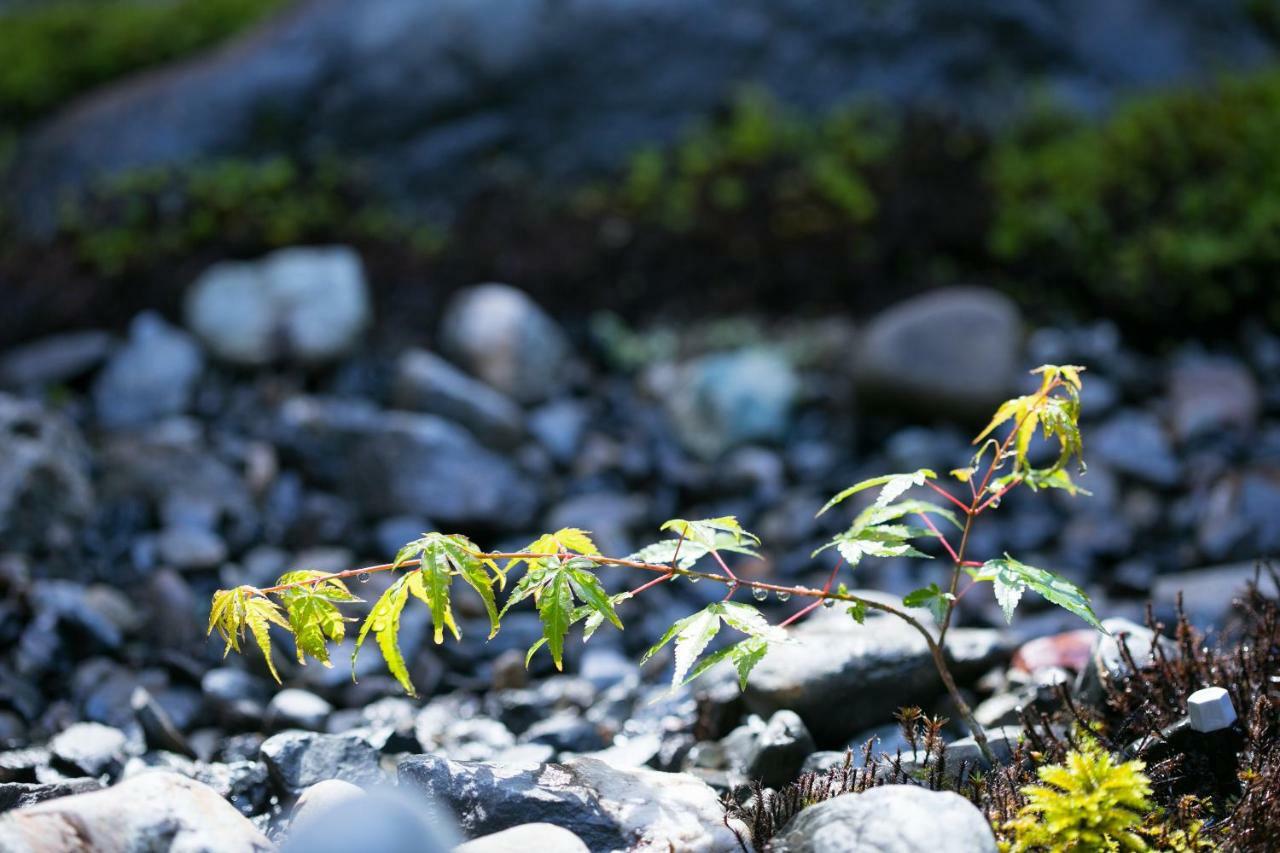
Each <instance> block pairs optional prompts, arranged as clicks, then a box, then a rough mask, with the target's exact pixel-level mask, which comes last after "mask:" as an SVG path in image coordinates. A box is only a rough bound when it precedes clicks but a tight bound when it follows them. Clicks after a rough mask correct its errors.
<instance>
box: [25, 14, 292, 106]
mask: <svg viewBox="0 0 1280 853" xmlns="http://www.w3.org/2000/svg"><path fill="white" fill-rule="evenodd" d="M286 2H288V0H46V1H45V2H36V3H31V4H22V5H19V6H17V7H15V8H13V9H10V10H9V11H6V12H4V13H2V14H0V125H15V126H16V125H20V124H23V123H25V122H28V121H30V120H32V119H34V118H36V117H38V116H40V115H41V114H43V113H46V112H48V111H49V110H51V109H53V108H54V107H56V106H58V105H59V104H62V103H64V102H65V101H67V100H68V99H70V98H71V97H73V96H75V95H76V94H78V93H80V92H82V91H84V90H86V89H88V88H90V87H92V86H95V85H98V84H100V83H104V82H106V81H108V80H111V79H113V78H115V77H119V76H120V75H122V74H125V73H127V72H130V71H134V70H137V69H139V68H145V67H147V66H149V65H155V64H158V63H160V62H165V61H167V60H171V59H174V58H176V57H179V56H183V55H186V54H188V53H191V52H193V51H195V50H198V49H199V48H202V47H205V46H207V45H209V44H212V43H214V42H217V41H219V40H221V39H223V38H226V37H227V36H229V35H231V34H233V33H235V32H237V31H239V30H241V29H243V28H245V27H246V26H248V25H250V24H252V23H254V22H255V21H258V20H260V19H262V18H263V17H265V16H266V15H267V14H268V13H270V12H272V11H274V10H276V9H278V8H280V7H281V6H283V5H284V4H285V3H286Z"/></svg>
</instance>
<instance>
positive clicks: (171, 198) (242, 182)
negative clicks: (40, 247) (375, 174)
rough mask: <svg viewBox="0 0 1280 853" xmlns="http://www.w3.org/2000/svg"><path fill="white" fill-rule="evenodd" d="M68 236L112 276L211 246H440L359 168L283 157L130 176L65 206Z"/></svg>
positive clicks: (84, 258)
mask: <svg viewBox="0 0 1280 853" xmlns="http://www.w3.org/2000/svg"><path fill="white" fill-rule="evenodd" d="M62 233H63V237H64V238H65V239H66V240H67V241H68V242H69V243H70V244H71V246H72V247H73V251H74V253H75V255H76V257H77V258H78V259H79V261H80V262H81V263H83V264H85V265H87V266H88V267H90V268H91V269H92V270H93V271H94V272H96V273H99V274H101V275H105V276H117V275H120V274H121V273H123V272H126V271H128V270H129V269H130V268H133V267H145V266H150V267H155V266H157V265H161V264H163V263H164V262H165V261H166V260H167V259H173V258H181V257H182V256H184V255H187V254H190V253H194V252H197V251H200V250H202V249H208V248H218V249H220V250H224V251H231V252H258V251H263V250H267V249H272V248H277V247H281V246H289V245H294V244H298V243H304V242H308V241H316V240H368V241H372V242H383V243H387V242H396V243H400V244H402V245H405V246H408V247H410V248H412V249H415V250H417V251H419V252H421V253H423V254H430V253H432V252H434V251H436V250H438V248H439V245H440V237H439V235H438V234H437V233H436V232H435V231H434V230H432V229H430V228H428V227H426V226H422V225H418V224H414V223H411V222H410V221H408V220H407V219H406V218H404V217H403V216H401V215H400V214H399V213H398V212H396V211H393V210H392V209H391V208H389V207H388V206H386V205H384V204H382V203H380V202H378V201H377V200H376V195H375V194H374V193H372V192H371V191H370V190H369V189H368V187H367V186H366V185H365V183H364V182H363V181H362V180H361V177H360V175H359V174H358V172H357V171H355V170H353V169H352V168H350V167H347V166H343V165H340V164H338V163H335V162H324V163H320V164H317V165H310V166H307V165H301V164H299V163H297V162H295V161H293V160H290V159H288V158H284V157H275V158H271V159H267V160H262V161H246V160H236V159H228V160H219V161H212V162H206V163H201V164H198V165H196V166H192V167H186V168H183V169H176V170H175V169H151V170H140V171H134V172H129V173H126V174H124V175H121V176H118V177H116V178H113V179H112V180H110V181H109V182H106V183H104V184H101V185H100V186H98V187H97V188H96V189H95V190H94V191H92V192H91V193H89V194H88V195H86V196H85V197H84V198H82V199H81V200H80V201H79V202H78V203H76V204H75V205H73V206H69V207H68V208H67V209H65V210H64V211H63V217H62Z"/></svg>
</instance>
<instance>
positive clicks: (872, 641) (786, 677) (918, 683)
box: [745, 610, 1010, 744]
mask: <svg viewBox="0 0 1280 853" xmlns="http://www.w3.org/2000/svg"><path fill="white" fill-rule="evenodd" d="M792 639H793V640H794V642H790V643H785V644H775V645H774V646H772V647H771V648H770V650H769V653H768V655H766V656H765V658H764V660H763V661H761V662H760V664H759V665H758V666H757V667H756V669H755V670H754V671H753V672H752V673H751V679H750V680H749V681H748V682H747V689H746V693H745V697H746V700H747V705H748V707H750V708H751V709H752V710H754V711H756V712H757V713H759V714H761V715H764V714H768V715H772V714H773V713H774V712H776V711H779V710H782V709H790V710H793V711H795V712H796V713H797V714H799V715H800V718H801V719H802V720H804V723H805V725H806V726H808V728H809V730H810V731H811V732H812V733H813V736H814V738H815V739H817V741H818V742H819V743H820V744H834V743H844V742H846V741H847V740H848V739H849V738H850V737H852V736H853V735H855V734H856V733H858V732H860V731H862V730H863V729H867V728H870V727H871V726H874V725H877V724H880V723H883V722H885V721H887V720H890V719H892V717H893V714H894V712H895V711H897V709H898V708H900V707H901V706H903V705H926V704H927V703H928V702H929V701H930V700H932V699H933V698H935V697H937V696H939V695H941V693H942V692H943V686H942V681H941V679H940V678H939V677H938V673H937V670H936V669H935V668H934V665H933V658H932V656H930V654H929V651H928V646H927V645H926V644H925V641H924V638H923V637H921V636H920V635H919V634H917V633H916V632H915V630H913V629H912V628H911V627H910V626H908V625H906V624H904V623H901V622H899V621H898V620H896V619H893V618H889V617H879V616H872V617H868V618H867V620H866V624H865V625H859V624H858V623H856V622H854V621H853V619H851V618H850V617H849V616H847V615H845V614H843V613H839V612H836V611H834V610H832V611H822V612H821V613H819V614H815V616H814V617H813V618H811V619H810V620H809V621H807V622H805V623H803V624H801V625H800V626H799V627H798V628H796V629H795V630H794V631H793V632H792ZM947 647H948V650H949V652H950V655H951V658H952V661H953V663H952V668H953V672H954V673H955V675H956V677H957V678H959V679H961V680H963V679H965V678H967V677H972V676H976V675H978V674H980V673H982V672H985V671H986V670H987V669H989V668H990V667H991V666H993V665H994V664H996V663H997V662H999V661H1000V660H1001V659H1002V658H1004V657H1006V656H1007V654H1008V652H1009V651H1010V650H1009V649H1008V648H1007V646H1006V641H1005V640H1004V639H1003V637H1002V635H1001V634H1000V632H998V631H989V630H981V629H963V628H962V629H953V630H951V631H950V632H948V634H947ZM832 708H839V709H840V713H838V714H835V713H832V712H831V709H832Z"/></svg>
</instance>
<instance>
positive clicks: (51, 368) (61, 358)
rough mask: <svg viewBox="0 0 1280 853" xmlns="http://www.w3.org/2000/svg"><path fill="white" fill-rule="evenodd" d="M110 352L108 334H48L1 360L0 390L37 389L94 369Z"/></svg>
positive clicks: (11, 351)
mask: <svg viewBox="0 0 1280 853" xmlns="http://www.w3.org/2000/svg"><path fill="white" fill-rule="evenodd" d="M110 352H111V335H110V334H109V333H107V332H104V331H100V330H97V329H88V330H85V331H83V332H65V333H63V334H60V335H50V336H49V337H47V338H41V339H39V340H37V341H32V342H31V343H29V344H24V345H22V346H20V347H16V348H14V349H11V350H9V352H7V353H5V354H4V356H2V357H0V388H15V389H20V390H32V391H35V390H40V389H43V388H47V387H48V386H51V385H59V384H61V383H64V382H69V381H71V380H73V379H76V378H78V377H80V376H83V375H84V374H86V373H88V372H89V371H90V370H93V369H94V368H95V367H97V366H98V365H99V364H101V363H102V362H103V361H104V360H105V359H106V357H107V355H108V353H110Z"/></svg>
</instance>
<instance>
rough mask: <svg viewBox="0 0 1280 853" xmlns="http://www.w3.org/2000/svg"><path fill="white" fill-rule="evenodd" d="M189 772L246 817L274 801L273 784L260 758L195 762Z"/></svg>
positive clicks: (261, 812) (266, 809) (263, 811)
mask: <svg viewBox="0 0 1280 853" xmlns="http://www.w3.org/2000/svg"><path fill="white" fill-rule="evenodd" d="M191 775H192V778H194V779H195V780H196V781H197V782H202V783H204V784H205V785H208V786H209V787H210V788H212V789H213V790H215V791H217V792H218V796H220V797H222V798H223V799H224V800H226V801H227V802H229V803H231V805H233V806H235V807H236V809H237V810H238V811H239V812H240V814H242V815H245V816H246V817H251V816H253V815H260V814H263V813H265V812H267V811H269V810H270V809H271V807H272V804H273V803H275V802H276V791H275V787H274V786H273V785H272V784H271V779H270V777H269V774H268V773H267V767H266V765H265V764H263V763H262V762H260V761H230V762H227V763H225V764H224V763H211V764H196V766H195V768H194V772H193V773H192V774H191Z"/></svg>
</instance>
